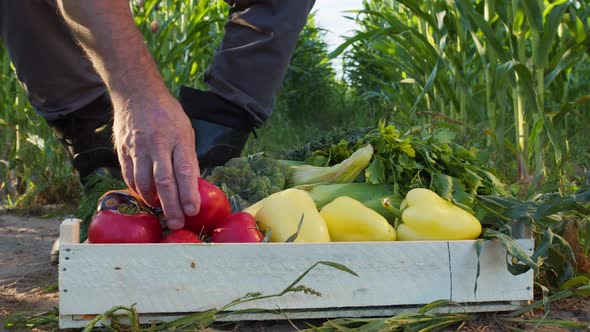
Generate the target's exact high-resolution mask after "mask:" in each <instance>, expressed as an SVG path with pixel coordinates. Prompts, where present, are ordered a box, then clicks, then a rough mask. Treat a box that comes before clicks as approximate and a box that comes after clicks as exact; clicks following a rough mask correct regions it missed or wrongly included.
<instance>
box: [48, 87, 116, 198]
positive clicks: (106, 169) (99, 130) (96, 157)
mask: <svg viewBox="0 0 590 332" xmlns="http://www.w3.org/2000/svg"><path fill="white" fill-rule="evenodd" d="M47 123H48V124H49V126H50V127H51V129H53V131H54V132H55V134H56V136H57V137H58V138H59V140H60V141H61V143H62V144H63V145H64V147H65V148H66V151H67V152H68V155H69V157H70V160H71V162H72V165H73V166H74V168H75V169H76V170H77V171H78V174H79V176H80V181H81V182H82V185H84V187H85V189H86V190H88V188H86V184H87V180H88V177H89V176H90V175H107V174H108V175H110V176H112V177H114V178H117V179H122V176H121V166H120V165H119V159H118V158H117V153H116V151H115V148H114V145H113V139H112V136H113V106H112V103H111V101H110V98H109V97H108V95H106V94H105V95H102V96H101V97H99V98H98V99H96V100H95V101H93V102H92V103H90V104H89V105H88V106H85V107H84V108H82V109H80V110H78V111H76V112H73V113H71V114H68V115H66V116H64V117H62V118H59V119H57V120H53V121H47Z"/></svg>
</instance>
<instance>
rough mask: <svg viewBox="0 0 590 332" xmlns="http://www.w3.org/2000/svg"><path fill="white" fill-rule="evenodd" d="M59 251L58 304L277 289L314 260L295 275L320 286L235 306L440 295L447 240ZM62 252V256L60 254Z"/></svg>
mask: <svg viewBox="0 0 590 332" xmlns="http://www.w3.org/2000/svg"><path fill="white" fill-rule="evenodd" d="M62 254H64V256H63V257H62V258H63V259H62V260H61V261H60V263H61V264H62V265H60V269H66V270H65V271H61V273H60V289H61V291H62V292H61V294H60V311H61V313H62V314H64V315H66V314H73V315H75V314H98V313H102V312H104V311H106V310H108V309H110V308H111V307H113V306H116V305H130V304H132V303H136V308H137V309H138V310H139V312H146V313H150V312H151V313H155V312H159V313H169V312H192V311H202V310H206V309H209V308H211V307H220V306H223V305H225V304H227V303H228V302H230V301H231V300H234V299H236V298H238V297H240V296H243V295H245V294H246V293H248V292H262V293H264V294H273V293H278V292H279V291H281V290H282V289H283V288H284V287H286V286H287V285H288V284H289V283H291V282H292V281H293V280H295V279H296V278H297V277H298V276H299V275H300V274H301V273H303V272H304V271H305V270H306V269H307V268H309V267H310V266H311V265H313V264H314V263H316V262H318V261H333V262H337V263H340V264H344V265H346V266H347V267H349V268H351V269H352V270H354V271H355V272H357V273H358V274H359V276H358V277H355V276H352V275H350V274H348V273H345V272H342V271H339V270H336V269H333V268H329V267H326V266H319V267H318V268H316V269H314V270H313V271H312V272H311V273H310V274H308V275H307V276H306V277H305V278H304V279H303V280H302V282H301V283H302V284H304V285H306V286H309V287H312V288H313V289H315V290H317V291H319V292H321V293H322V296H320V297H317V296H313V295H306V294H303V293H290V294H286V295H284V296H282V297H279V298H274V299H268V300H263V301H255V302H251V303H249V304H248V305H242V306H239V307H236V308H247V307H252V308H254V307H256V308H268V309H276V308H277V307H279V308H282V309H298V308H312V309H313V308H340V307H358V306H385V305H387V306H390V305H407V304H424V303H428V302H431V301H434V300H438V299H449V298H450V296H451V293H450V287H451V283H450V271H449V260H448V249H447V243H446V242H421V243H420V242H414V243H411V242H406V243H401V242H390V243H320V244H264V245H259V244H250V245H248V244H240V245H231V244H226V245H167V244H156V245H83V244H82V245H69V246H64V247H63V248H62ZM66 257H67V259H66Z"/></svg>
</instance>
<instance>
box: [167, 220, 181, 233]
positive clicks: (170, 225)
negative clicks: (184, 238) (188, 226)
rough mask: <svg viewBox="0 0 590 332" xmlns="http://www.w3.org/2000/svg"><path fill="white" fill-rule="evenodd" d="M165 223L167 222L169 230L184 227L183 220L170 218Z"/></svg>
mask: <svg viewBox="0 0 590 332" xmlns="http://www.w3.org/2000/svg"><path fill="white" fill-rule="evenodd" d="M166 223H167V224H168V228H170V229H171V230H177V229H181V228H182V227H184V222H183V221H182V220H178V219H170V220H168V221H167V222H166Z"/></svg>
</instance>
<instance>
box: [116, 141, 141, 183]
mask: <svg viewBox="0 0 590 332" xmlns="http://www.w3.org/2000/svg"><path fill="white" fill-rule="evenodd" d="M121 150H125V148H124V147H123V148H121ZM119 163H120V164H121V173H122V175H123V180H124V181H125V183H126V184H127V186H128V187H129V189H131V190H133V191H135V192H137V188H136V187H135V176H134V175H133V160H132V159H131V157H129V155H128V154H127V152H126V151H121V152H120V153H119Z"/></svg>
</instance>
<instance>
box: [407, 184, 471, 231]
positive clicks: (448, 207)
mask: <svg viewBox="0 0 590 332" xmlns="http://www.w3.org/2000/svg"><path fill="white" fill-rule="evenodd" d="M400 208H401V210H402V221H403V223H402V224H400V225H399V226H398V227H397V237H398V240H400V241H423V240H473V239H476V238H478V237H479V235H480V234H481V224H480V222H479V220H477V218H475V217H474V216H473V215H471V214H470V213H469V212H467V211H465V210H463V209H461V208H460V207H458V206H456V205H454V204H453V203H451V202H449V201H447V200H445V199H443V198H442V197H440V196H439V195H438V194H436V193H435V192H433V191H431V190H428V189H423V188H416V189H412V190H410V191H409V192H408V194H407V195H406V198H405V199H404V201H402V203H401V206H400Z"/></svg>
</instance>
